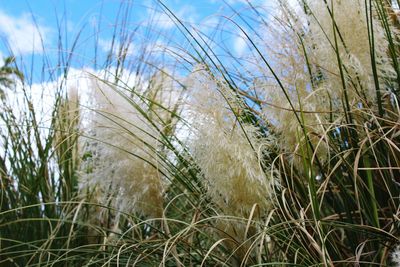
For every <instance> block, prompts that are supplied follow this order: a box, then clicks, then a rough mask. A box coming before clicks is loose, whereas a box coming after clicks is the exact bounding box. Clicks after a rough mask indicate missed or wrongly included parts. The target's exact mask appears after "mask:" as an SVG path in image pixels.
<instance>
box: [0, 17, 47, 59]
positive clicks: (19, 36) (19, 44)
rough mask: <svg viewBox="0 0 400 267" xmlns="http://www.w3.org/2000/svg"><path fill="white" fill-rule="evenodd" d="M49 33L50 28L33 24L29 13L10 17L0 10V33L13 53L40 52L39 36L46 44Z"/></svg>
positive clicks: (40, 41) (40, 42)
mask: <svg viewBox="0 0 400 267" xmlns="http://www.w3.org/2000/svg"><path fill="white" fill-rule="evenodd" d="M50 33H51V30H50V28H48V27H46V26H43V25H40V24H39V25H35V23H34V22H33V21H32V19H31V15H29V14H26V13H25V14H22V15H21V16H19V17H12V16H9V15H8V14H6V13H4V12H3V11H1V10H0V35H1V36H2V37H3V38H5V39H6V41H7V42H8V45H9V46H10V49H11V50H12V51H13V53H15V54H19V55H21V54H29V53H41V52H42V40H41V38H43V43H44V44H46V43H47V40H48V39H49V35H50Z"/></svg>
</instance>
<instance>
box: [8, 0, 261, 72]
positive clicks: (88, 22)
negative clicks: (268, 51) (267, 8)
mask: <svg viewBox="0 0 400 267" xmlns="http://www.w3.org/2000/svg"><path fill="white" fill-rule="evenodd" d="M267 1H268V0H264V1H262V0H252V1H251V3H252V4H253V5H259V4H264V2H267ZM163 3H164V4H165V5H166V6H167V7H168V8H170V9H171V11H173V12H174V14H175V15H176V16H177V17H179V19H181V20H182V21H183V22H185V23H187V25H191V26H193V27H195V28H196V29H198V30H199V31H201V32H203V33H204V34H205V35H207V36H213V38H219V40H220V41H221V42H220V44H222V43H223V44H224V45H225V46H226V47H228V49H230V50H231V51H232V53H234V54H236V55H237V56H240V55H241V54H243V53H244V51H245V50H246V46H247V44H246V41H245V38H244V36H243V34H241V32H240V30H238V29H237V27H236V28H235V27H234V26H233V25H232V23H229V21H228V20H227V19H226V18H227V17H232V16H235V11H237V12H239V11H240V14H241V15H242V16H247V15H249V16H251V14H250V13H251V11H249V7H248V4H247V3H246V0H226V1H222V0H163ZM233 10H235V11H233ZM253 15H254V14H253ZM122 18H124V19H122ZM221 21H223V23H222V24H221V23H220V22H221ZM216 25H223V26H221V27H222V28H223V30H224V31H226V33H229V34H226V35H222V34H219V35H218V36H217V37H215V36H214V35H213V34H215V29H216ZM116 28H117V29H118V32H117V34H116V36H118V37H117V38H115V40H114V41H115V43H114V45H117V46H118V44H119V43H123V42H124V41H126V39H123V38H122V37H123V36H125V37H126V38H128V36H129V35H130V34H131V35H132V36H134V37H133V38H132V40H129V43H130V45H129V48H128V51H129V53H130V54H131V55H134V54H135V53H137V51H141V50H140V49H139V46H143V43H154V45H155V46H159V47H164V48H165V47H167V46H170V47H175V48H176V47H178V46H184V45H185V42H187V41H186V40H185V38H184V36H183V35H182V34H180V33H179V30H178V28H177V26H176V25H175V23H174V22H173V21H172V20H171V19H170V17H169V16H168V15H167V14H166V13H165V11H163V10H162V7H161V5H160V4H157V1H156V0H141V1H135V0H0V38H1V39H0V40H1V41H0V57H2V58H3V57H6V56H8V55H10V54H13V55H15V56H16V57H17V59H18V60H19V61H20V62H22V63H23V66H24V71H25V72H32V73H30V74H32V75H33V77H34V78H33V79H39V77H40V73H43V71H41V69H43V65H46V66H45V68H55V67H54V66H58V65H63V64H67V63H66V62H67V61H68V60H67V58H68V56H70V54H69V51H71V50H72V47H73V46H74V41H75V40H76V39H77V37H78V36H79V38H78V41H77V42H76V44H75V46H74V49H73V51H74V54H73V57H74V60H73V61H72V62H73V63H72V64H73V65H74V66H73V67H75V68H84V67H93V68H101V67H102V66H101V63H100V62H104V61H105V60H106V55H107V52H109V51H110V47H111V44H112V40H113V34H114V30H115V29H116ZM222 32H223V31H222ZM121 33H122V34H121ZM121 36H122V37H121ZM186 45H188V44H186ZM153 48H154V47H153ZM141 49H143V48H141ZM171 51H172V49H171ZM43 62H46V64H44V63H43ZM60 62H61V63H60Z"/></svg>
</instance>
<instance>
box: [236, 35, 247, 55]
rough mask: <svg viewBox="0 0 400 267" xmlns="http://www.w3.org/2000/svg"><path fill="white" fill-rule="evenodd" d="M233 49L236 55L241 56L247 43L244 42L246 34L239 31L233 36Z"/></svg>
mask: <svg viewBox="0 0 400 267" xmlns="http://www.w3.org/2000/svg"><path fill="white" fill-rule="evenodd" d="M233 49H234V50H235V53H236V55H238V56H242V55H243V53H244V52H245V51H246V49H247V43H246V36H245V34H244V33H243V32H240V34H239V35H238V36H237V37H235V40H234V42H233Z"/></svg>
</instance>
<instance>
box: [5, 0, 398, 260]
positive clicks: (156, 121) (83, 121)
mask: <svg viewBox="0 0 400 267" xmlns="http://www.w3.org/2000/svg"><path fill="white" fill-rule="evenodd" d="M159 7H160V8H162V9H163V10H164V12H165V15H167V16H169V17H170V18H171V19H172V20H173V21H174V22H175V24H176V27H177V29H178V30H180V32H181V33H182V34H183V36H184V37H185V38H187V40H188V42H189V46H188V47H185V48H184V47H180V49H181V50H180V51H181V53H182V51H184V52H185V55H181V54H179V53H172V54H173V55H174V57H172V59H171V58H169V59H168V60H165V61H162V62H160V61H159V58H158V57H154V58H153V57H150V56H149V57H148V60H147V61H143V60H142V61H140V60H138V61H137V63H136V65H134V66H132V65H129V64H128V62H127V60H128V59H127V58H128V56H127V54H124V47H126V46H129V44H124V45H121V51H119V54H120V55H121V53H122V55H124V56H119V57H118V58H117V60H116V61H115V64H114V65H113V63H112V62H113V61H112V56H113V55H114V53H113V54H110V56H109V57H108V58H107V64H106V65H107V67H106V69H105V70H102V71H96V70H87V71H84V75H83V76H84V78H82V81H83V80H84V81H85V83H84V84H85V90H84V91H81V93H79V94H77V93H76V92H75V91H73V90H69V91H68V93H66V91H67V90H66V89H67V88H66V87H63V86H59V87H58V89H59V90H58V91H57V92H58V93H57V94H56V95H55V97H54V99H55V101H54V102H53V103H54V105H53V106H52V109H51V116H50V117H51V118H50V124H49V125H48V126H47V127H46V128H45V129H44V128H41V127H40V126H39V124H38V122H37V118H38V116H40V114H37V113H36V110H35V109H34V105H33V104H32V100H31V99H30V97H29V95H30V94H29V89H30V88H29V86H24V82H23V80H22V81H21V82H18V84H19V83H21V84H22V85H21V86H22V87H21V88H22V96H23V97H22V98H21V99H19V98H18V97H15V100H13V99H12V98H13V97H12V94H11V93H3V95H4V97H3V98H2V109H3V110H4V112H3V113H2V115H1V116H2V117H1V119H2V121H3V123H4V125H5V126H4V127H3V128H1V129H2V132H1V133H2V143H1V145H2V153H3V155H4V156H2V157H1V158H0V159H1V163H2V164H1V179H2V180H1V182H2V187H1V190H2V192H1V219H0V230H1V253H0V255H1V258H0V263H1V264H6V265H10V266H12V265H13V264H18V265H40V266H41V265H52V266H55V265H57V266H58V265H68V264H69V265H71V264H72V265H73V264H75V265H77V266H83V265H84V266H92V265H93V266H97V265H99V266H120V265H126V266H130V265H137V266H154V265H163V266H284V265H298V266H313V265H323V266H336V265H338V266H341V265H363V266H364V265H365V266H369V265H371V266H372V265H380V266H395V265H396V264H398V254H399V251H398V243H399V242H398V236H399V227H398V226H399V217H398V210H399V193H400V192H399V190H400V188H399V186H400V180H399V177H400V172H399V166H400V165H399V160H400V159H399V155H400V154H399V151H400V150H399V144H400V140H399V136H400V135H399V132H398V131H399V130H398V128H399V127H398V121H399V117H400V108H399V104H398V102H399V92H400V91H399V88H400V78H399V74H400V70H399V64H398V53H399V43H398V31H399V22H398V17H397V15H398V10H397V9H396V7H397V5H395V4H394V3H392V2H390V1H384V0H370V1H339V0H330V1H325V0H299V1H291V2H289V1H283V0H282V1H279V0H277V1H274V3H273V7H272V8H271V9H270V10H269V9H268V10H267V12H265V10H264V7H257V6H255V5H252V4H251V3H250V2H248V7H247V11H249V12H251V14H252V15H253V17H252V18H253V19H252V20H249V19H247V18H246V17H244V16H242V15H241V14H240V12H236V13H235V14H236V17H232V18H226V19H225V20H226V24H221V25H224V26H226V27H228V25H233V27H234V29H236V30H238V31H239V32H240V33H241V35H240V36H242V38H244V40H245V42H246V43H247V44H248V47H247V52H246V54H245V55H243V56H240V57H239V56H233V55H232V53H231V52H230V51H223V50H222V51H221V47H219V46H218V44H217V40H213V39H212V38H211V37H210V36H205V35H204V34H202V32H200V31H199V30H198V29H196V28H193V27H191V26H190V25H188V24H187V23H185V22H183V21H181V20H179V18H178V17H177V16H176V15H175V14H174V13H173V12H171V11H170V10H169V9H168V7H167V6H165V5H164V4H163V3H159ZM265 14H267V15H265ZM123 25H126V24H123ZM121 27H125V26H121ZM115 32H118V31H117V30H116V31H115ZM121 32H124V31H123V30H122V31H121ZM127 40H131V38H129V39H127ZM127 42H128V41H127ZM214 45H215V46H214ZM112 49H114V48H112ZM146 51H147V50H146ZM171 51H172V50H164V51H163V52H162V53H166V54H168V52H171ZM125 52H126V51H125ZM221 53H222V54H223V53H225V54H224V55H226V56H228V57H227V58H228V59H227V58H226V57H224V56H220V54H221ZM117 54H118V53H117ZM163 55H164V54H163ZM168 55H170V54H168ZM142 59H143V57H142ZM150 59H151V60H153V61H151V60H150ZM171 61H172V62H173V63H179V64H177V65H176V66H178V67H176V68H173V67H171V64H170V63H171ZM7 62H8V61H7ZM7 62H6V63H7ZM183 62H184V63H183ZM7 64H11V62H9V63H7ZM7 64H6V66H5V67H4V68H6V67H7V68H9V66H8V65H7ZM172 66H173V65H172ZM185 68H186V70H188V71H186V72H185V71H183V70H185ZM5 70H6V71H7V72H4V73H6V74H5V78H7V79H8V77H9V76H8V74H12V73H14V74H17V75H18V74H19V72H18V68H17V67H16V66H15V68H11V69H5ZM0 73H3V72H0ZM127 73H136V75H133V76H129V75H127ZM139 74H140V75H139ZM18 76H19V78H20V79H22V77H23V76H22V75H18ZM64 77H65V78H64V79H65V82H68V80H69V74H68V71H67V70H66V72H65V75H64ZM7 81H8V80H7ZM61 84H63V83H61ZM81 84H83V83H81ZM10 85H11V84H10V83H8V82H7V83H4V87H5V90H4V92H6V89H7V88H9V87H10ZM85 95H86V98H85ZM88 96H89V97H88ZM84 99H86V102H85V101H84ZM87 99H90V101H88V100H87ZM12 101H22V102H21V103H23V105H21V110H20V111H19V112H18V114H15V112H14V111H12V109H11V108H10V105H12V103H13V102H12ZM18 229H22V230H18ZM34 230H35V233H36V234H35V235H30V232H32V231H34ZM21 237H22V238H21ZM28 237H29V239H28ZM16 251H18V253H16Z"/></svg>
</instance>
